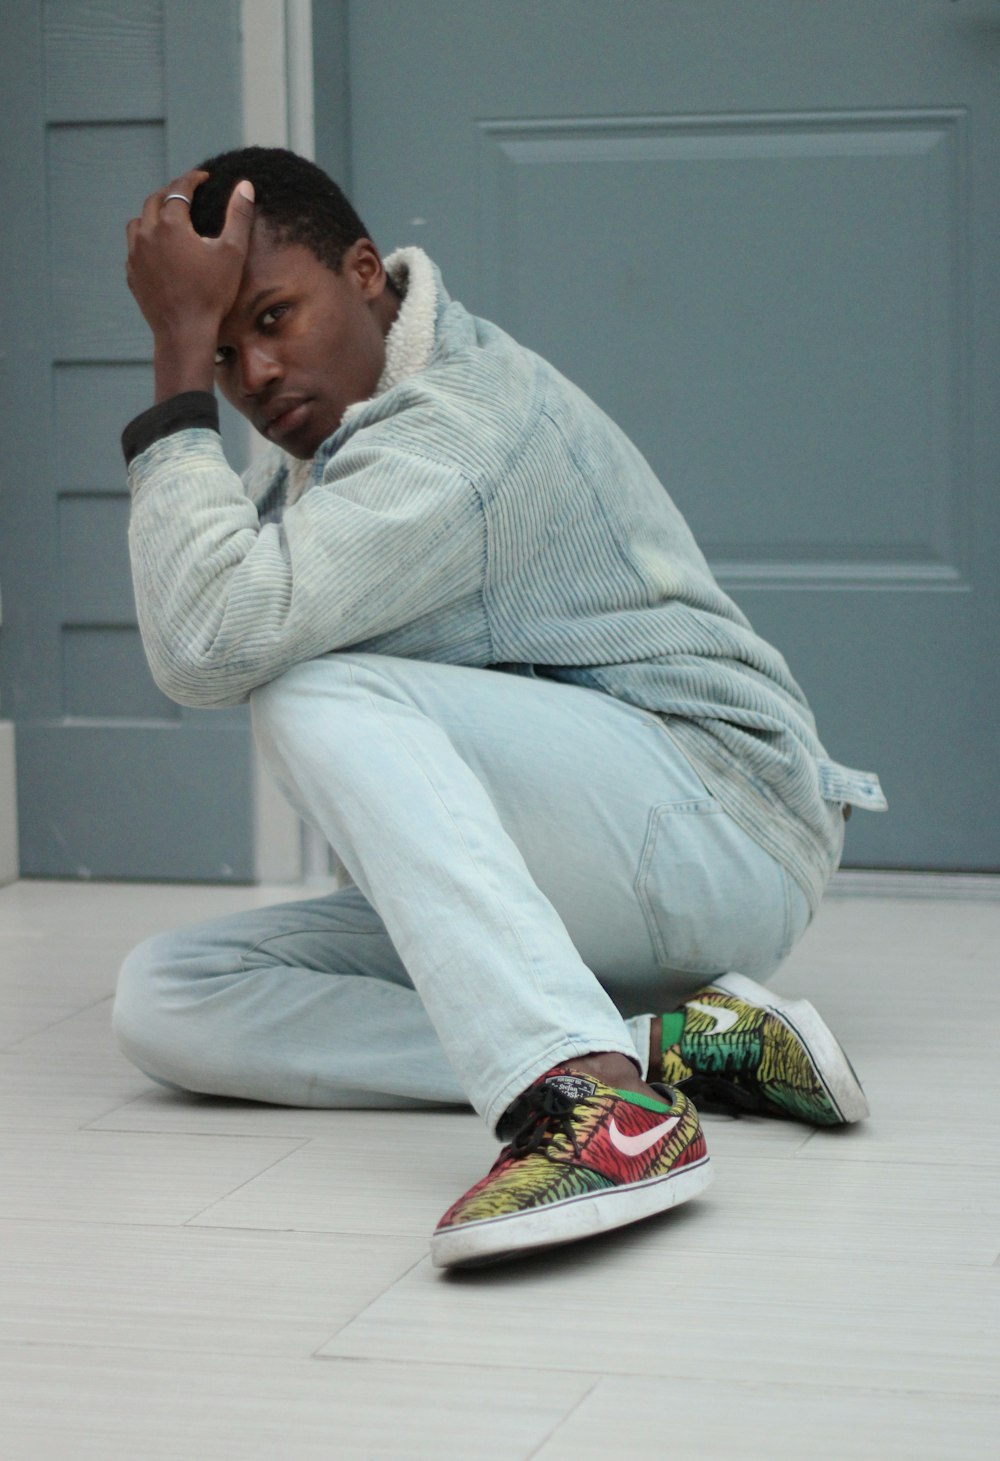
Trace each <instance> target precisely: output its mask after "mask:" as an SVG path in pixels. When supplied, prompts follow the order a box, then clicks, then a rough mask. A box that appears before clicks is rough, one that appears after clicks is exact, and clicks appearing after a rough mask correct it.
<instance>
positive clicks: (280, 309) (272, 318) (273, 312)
mask: <svg viewBox="0 0 1000 1461" xmlns="http://www.w3.org/2000/svg"><path fill="white" fill-rule="evenodd" d="M286 308H287V306H286V305H283V304H273V305H272V306H271V308H270V309H266V310H265V311H264V313H263V314H262V315H261V317H260V323H261V325H262V326H263V327H264V328H265V329H266V328H267V327H268V325H276V324H277V323H278V321H279V320H280V319H281V316H282V315H283V314H284V313H285V309H286Z"/></svg>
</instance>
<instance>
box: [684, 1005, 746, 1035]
mask: <svg viewBox="0 0 1000 1461" xmlns="http://www.w3.org/2000/svg"><path fill="white" fill-rule="evenodd" d="M684 1008H685V1009H689V1010H697V1011H698V1013H699V1014H700V1015H711V1016H712V1019H713V1020H714V1021H715V1025H714V1027H713V1028H712V1029H711V1030H702V1031H699V1034H704V1035H724V1034H725V1033H726V1031H727V1030H731V1029H732V1028H733V1026H734V1025H735V1024H736V1021H737V1020H738V1019H739V1015H738V1014H737V1012H736V1010H727V1009H726V1008H725V1006H724V1005H720V1004H699V1002H698V1001H697V1000H696V999H689V1000H688V1002H687V1004H686V1005H685V1006H684Z"/></svg>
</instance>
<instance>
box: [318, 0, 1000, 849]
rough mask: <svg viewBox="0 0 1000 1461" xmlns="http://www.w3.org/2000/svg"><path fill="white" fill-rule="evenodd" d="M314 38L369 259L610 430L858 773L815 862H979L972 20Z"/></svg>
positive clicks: (619, 7)
mask: <svg viewBox="0 0 1000 1461" xmlns="http://www.w3.org/2000/svg"><path fill="white" fill-rule="evenodd" d="M338 27H340V28H341V32H340V33H338ZM316 39H317V87H316V96H317V107H318V108H322V107H324V105H326V106H329V107H330V108H331V110H333V109H335V108H336V107H339V106H340V104H341V102H340V98H341V97H342V96H343V94H344V92H343V78H344V74H345V72H349V75H350V97H351V114H350V139H351V147H350V158H349V172H350V177H349V178H348V182H349V183H350V185H351V187H352V189H353V193H354V196H355V200H356V202H357V204H358V207H359V209H360V211H361V214H362V216H363V217H364V218H365V219H366V221H367V222H368V224H369V226H370V228H371V229H372V231H373V232H374V234H375V236H376V239H377V241H378V242H379V243H380V244H381V245H382V246H383V247H384V248H391V247H393V246H394V245H396V244H399V243H403V242H410V243H421V244H423V245H424V246H425V247H426V248H427V249H428V251H429V252H430V253H431V254H432V256H434V257H435V258H436V259H437V261H438V262H439V263H440V264H441V266H442V268H443V270H444V274H445V279H446V282H447V284H448V286H449V288H450V290H451V292H452V293H453V294H454V295H456V296H457V297H458V298H460V299H462V300H463V301H464V302H465V303H467V304H468V305H469V306H470V307H471V308H472V309H474V310H475V311H477V312H479V313H483V314H486V315H489V316H492V317H493V318H495V319H496V320H497V321H498V322H499V323H501V324H503V325H504V326H506V327H507V328H509V329H510V330H511V331H512V332H513V333H514V334H515V335H517V336H518V337H519V338H520V339H521V340H522V341H524V342H525V343H526V344H528V345H531V346H533V347H535V348H536V349H538V350H540V351H541V352H542V353H543V354H545V355H547V356H548V357H550V358H551V359H552V360H553V361H554V362H555V363H556V364H558V365H559V366H560V367H561V368H562V369H564V370H565V371H566V373H567V374H568V375H570V376H571V377H572V378H574V379H576V380H577V381H578V382H579V383H580V384H581V385H583V386H584V387H585V388H586V389H587V390H588V391H589V392H590V393H591V394H592V395H593V396H594V397H595V398H596V399H597V400H598V401H599V402H600V403H601V404H602V405H603V406H605V408H606V409H607V410H608V411H609V412H610V413H611V414H612V415H613V416H614V417H615V418H616V419H617V420H618V421H619V422H620V423H621V424H622V425H623V426H624V427H625V429H626V430H627V431H628V432H629V433H630V434H631V435H632V436H633V438H634V439H635V440H636V441H637V442H638V443H639V445H640V446H641V447H642V448H643V450H644V451H645V452H646V454H647V455H648V457H649V458H650V459H651V461H652V462H653V464H654V466H655V467H656V469H657V470H658V472H659V473H660V474H661V475H662V478H663V480H664V481H665V483H666V484H667V485H668V487H669V490H670V491H671V493H672V494H673V496H674V497H675V499H676V501H677V502H678V504H679V505H680V506H681V507H682V509H683V510H684V511H685V513H686V514H687V516H688V519H689V521H690V522H691V524H692V527H693V528H694V530H695V532H696V534H697V535H698V537H699V539H700V541H701V543H702V545H703V547H704V548H705V550H706V552H707V554H708V556H709V558H710V559H711V560H712V562H713V564H714V566H715V568H716V571H717V573H718V576H719V578H720V580H721V582H722V583H723V585H724V586H725V587H726V588H727V589H728V590H729V591H730V592H731V593H732V594H733V596H734V597H735V598H736V599H737V601H738V602H739V603H740V604H741V606H742V607H743V608H744V610H745V611H746V612H747V614H748V615H749V617H750V619H751V620H752V622H753V623H754V624H755V626H756V627H757V628H758V630H759V631H760V632H761V633H763V634H764V635H765V636H766V637H767V638H769V639H771V640H772V641H773V642H774V643H775V644H777V645H778V646H779V647H780V648H781V649H782V650H783V652H784V653H785V655H786V657H787V658H788V660H789V662H790V664H791V665H792V668H793V670H794V671H795V673H796V674H797V676H798V678H799V679H800V681H801V682H802V684H803V686H804V688H805V689H806V691H807V692H808V694H809V696H810V699H811V701H812V703H813V706H814V708H815V710H816V713H817V717H818V720H819V723H820V729H821V732H822V735H823V738H824V740H825V742H826V744H827V747H828V749H829V751H830V753H831V755H833V756H834V757H835V758H836V759H838V760H841V761H845V762H847V763H849V764H853V765H856V766H860V767H865V768H871V769H875V770H877V771H878V772H879V773H880V774H881V776H882V778H883V781H884V785H885V788H886V791H887V793H888V795H889V798H890V802H891V812H890V814H889V815H888V816H886V817H860V816H859V817H855V818H854V819H853V821H852V822H851V826H850V829H849V835H848V842H847V850H846V856H845V863H847V864H848V865H855V866H878V867H901V868H907V867H909V868H952V869H955V868H970V869H986V868H996V867H997V866H1000V833H998V818H997V815H996V808H997V806H998V804H1000V768H998V757H997V753H996V731H995V724H996V721H997V717H998V711H1000V674H998V664H997V655H996V652H995V639H996V635H997V630H998V628H1000V613H998V608H1000V605H998V574H997V568H996V563H997V558H998V550H1000V517H998V502H1000V495H998V493H997V482H998V480H1000V439H998V431H1000V412H998V411H997V409H996V400H995V390H996V382H997V380H998V379H1000V311H998V308H997V294H998V289H997V285H998V246H997V240H998V238H1000V216H998V213H1000V85H998V81H1000V76H998V60H1000V4H997V3H996V0H878V3H877V4H876V3H873V0H823V3H817V0H808V3H804V0H754V3H753V4H748V3H746V0H625V3H620V4H610V3H607V0H533V3H531V4H527V3H513V4H512V3H500V0H485V3H476V4H468V3H465V0H422V3H420V4H413V3H407V0H350V3H348V4H346V5H344V6H329V7H327V6H320V7H318V9H317V36H316ZM345 43H346V49H345ZM325 98H331V100H330V101H329V102H326V101H325V100H324V99H325ZM317 138H318V143H319V147H320V161H321V162H322V161H323V160H324V155H323V148H324V146H327V147H329V148H330V153H331V160H332V162H333V164H334V165H335V166H336V165H338V164H339V163H340V161H341V158H340V157H337V156H335V155H334V149H333V148H332V147H331V146H330V143H329V141H328V138H327V132H326V130H325V127H324V114H323V113H322V112H321V114H320V115H319V116H318V118H317ZM340 170H341V173H343V168H342V167H341V169H340Z"/></svg>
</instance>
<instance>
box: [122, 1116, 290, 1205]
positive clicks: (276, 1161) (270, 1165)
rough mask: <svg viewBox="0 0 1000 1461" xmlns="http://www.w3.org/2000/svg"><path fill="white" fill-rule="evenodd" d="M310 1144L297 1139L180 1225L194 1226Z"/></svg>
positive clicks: (213, 1134) (209, 1134)
mask: <svg viewBox="0 0 1000 1461" xmlns="http://www.w3.org/2000/svg"><path fill="white" fill-rule="evenodd" d="M144 1134H145V1133H143V1132H138V1133H137V1135H140V1136H141V1135H144ZM217 1134H218V1133H215V1132H211V1133H209V1132H206V1133H205V1135H206V1136H215V1135H217ZM250 1139H251V1141H257V1140H259V1139H260V1138H259V1137H251V1138H250ZM308 1145H309V1138H308V1137H306V1138H305V1139H304V1140H302V1141H297V1142H296V1143H295V1145H294V1146H293V1147H292V1148H291V1150H290V1151H287V1152H282V1154H281V1156H280V1157H275V1159H274V1161H273V1162H268V1164H267V1166H266V1167H261V1169H260V1171H259V1172H254V1174H253V1176H252V1177H247V1178H246V1179H245V1180H244V1181H243V1182H237V1184H236V1186H235V1187H231V1188H230V1189H229V1191H228V1192H224V1193H223V1194H222V1196H221V1197H216V1198H214V1199H213V1200H212V1201H211V1202H210V1203H209V1204H208V1206H207V1207H204V1208H202V1209H201V1211H200V1212H194V1213H192V1214H191V1216H190V1217H187V1218H185V1219H184V1221H183V1222H182V1223H181V1224H179V1226H180V1227H182V1228H188V1227H191V1226H193V1225H194V1224H195V1223H196V1222H197V1219H198V1218H200V1217H204V1216H205V1213H207V1212H211V1211H212V1208H213V1207H218V1205H219V1203H220V1202H227V1201H228V1200H229V1198H230V1197H233V1196H235V1194H236V1193H237V1192H242V1191H243V1188H244V1187H248V1186H249V1185H250V1183H251V1182H256V1180H257V1178H258V1177H263V1175H264V1173H265V1172H270V1171H272V1170H273V1169H274V1168H275V1167H279V1166H280V1165H281V1163H282V1162H283V1161H285V1159H286V1158H287V1157H294V1155H295V1153H296V1152H299V1151H301V1150H302V1148H303V1147H304V1146H308ZM224 1226H225V1224H223V1227H224Z"/></svg>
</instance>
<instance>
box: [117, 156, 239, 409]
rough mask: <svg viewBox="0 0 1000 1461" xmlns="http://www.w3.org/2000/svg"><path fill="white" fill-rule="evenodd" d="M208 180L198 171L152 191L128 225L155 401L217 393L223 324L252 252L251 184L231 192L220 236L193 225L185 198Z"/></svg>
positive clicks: (132, 281)
mask: <svg viewBox="0 0 1000 1461" xmlns="http://www.w3.org/2000/svg"><path fill="white" fill-rule="evenodd" d="M207 177H208V174H207V173H206V172H201V171H198V170H197V169H194V170H192V171H191V172H186V173H184V174H183V175H182V176H181V177H179V178H175V179H174V181H173V182H172V183H168V184H167V186H166V187H165V188H160V189H158V191H157V192H155V193H151V194H150V195H149V197H148V198H147V199H146V201H145V203H144V204H143V207H142V214H141V216H140V217H139V218H133V219H130V221H129V223H128V225H127V227H126V236H127V238H128V259H127V263H126V277H127V279H128V286H129V288H130V289H131V291H132V293H133V295H134V296H135V299H136V302H137V303H138V305H139V308H140V309H141V310H142V313H143V315H144V316H145V318H146V322H147V324H148V325H149V327H150V329H151V330H152V332H153V342H154V359H155V367H156V399H157V401H162V400H166V399H167V397H169V396H173V395H177V394H178V393H179V392H180V391H196V390H203V391H210V390H211V389H212V384H213V379H214V363H215V347H216V343H217V341H218V338H219V326H220V324H221V323H222V321H223V320H224V319H225V317H226V315H227V314H228V313H229V311H230V310H231V309H232V306H233V304H234V302H235V300H236V296H237V293H238V292H239V287H240V279H241V277H242V274H243V266H244V264H245V262H246V257H247V250H248V248H249V246H250V231H251V229H252V227H253V218H254V206H253V185H252V184H251V183H249V182H241V183H238V184H237V185H236V187H235V188H234V189H233V192H232V196H231V197H230V199H229V205H228V207H227V209H226V221H225V224H224V226H223V229H222V232H221V233H220V234H219V236H218V238H202V237H201V236H200V235H199V234H197V233H195V231H194V229H193V228H192V227H191V217H190V212H189V206H188V203H187V202H185V201H184V200H185V199H187V200H190V199H191V198H192V197H193V196H194V191H195V189H196V188H197V187H198V184H199V183H201V182H203V181H204V180H205V178H207ZM171 194H173V195H174V196H173V197H171Z"/></svg>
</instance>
